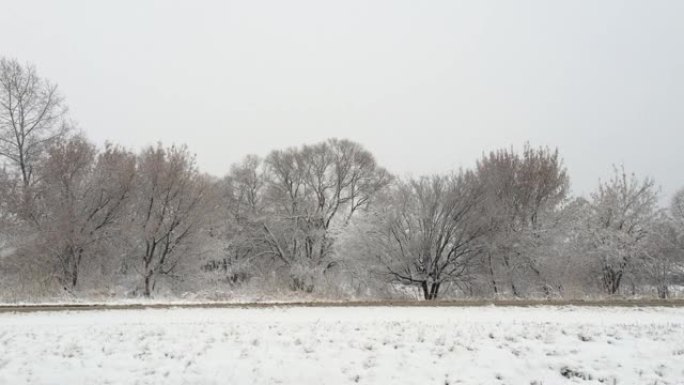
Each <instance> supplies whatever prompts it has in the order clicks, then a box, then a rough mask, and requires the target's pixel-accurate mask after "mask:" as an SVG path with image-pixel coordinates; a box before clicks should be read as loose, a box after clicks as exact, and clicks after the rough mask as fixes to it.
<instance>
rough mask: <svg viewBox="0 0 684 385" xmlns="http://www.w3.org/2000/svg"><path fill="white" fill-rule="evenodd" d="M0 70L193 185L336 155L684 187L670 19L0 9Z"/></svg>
mask: <svg viewBox="0 0 684 385" xmlns="http://www.w3.org/2000/svg"><path fill="white" fill-rule="evenodd" d="M0 3H1V4H0V5H1V6H0V55H5V56H10V57H15V58H18V59H19V60H21V61H26V62H31V63H33V64H35V65H36V67H37V69H38V71H39V73H40V74H41V75H43V76H44V77H47V78H49V79H51V80H53V81H54V82H56V83H58V84H59V86H60V88H61V91H62V93H63V94H64V95H65V96H66V98H67V101H68V104H69V106H70V108H71V115H72V117H73V118H74V119H75V120H76V121H77V122H78V124H79V126H80V128H81V129H83V130H84V131H85V132H86V133H87V134H88V135H89V137H90V138H91V139H93V140H95V141H96V142H98V143H103V142H104V141H105V140H107V139H108V140H111V141H114V142H119V143H123V144H125V145H128V146H133V147H136V148H138V147H140V146H143V145H146V144H151V143H154V142H156V141H157V140H161V141H163V142H164V143H186V144H188V145H189V147H190V148H191V150H192V151H193V152H195V153H197V156H198V160H199V164H200V166H201V168H202V169H203V170H204V171H207V172H209V173H212V174H215V175H219V176H220V175H223V174H225V173H226V172H227V171H228V169H229V167H230V164H232V163H234V162H236V161H239V160H240V159H241V158H242V157H243V156H244V155H246V154H248V153H255V154H260V155H265V154H266V153H267V152H268V151H270V150H272V149H275V148H282V147H289V146H294V145H300V144H303V143H312V142H317V141H320V140H323V139H326V138H329V137H345V138H349V139H352V140H355V141H358V142H360V143H361V144H363V145H364V146H366V148H368V149H369V150H371V151H372V152H373V153H374V154H375V155H376V157H377V159H378V161H379V162H380V163H381V164H382V165H383V166H385V167H386V168H388V169H389V170H390V171H392V172H394V173H397V174H399V175H420V174H423V173H433V172H443V171H447V170H450V169H454V168H458V167H461V166H463V167H470V166H472V165H473V164H474V162H475V159H476V158H477V157H479V156H480V155H481V154H482V152H483V151H489V150H492V149H496V148H499V147H510V146H515V148H521V147H522V145H523V144H524V143H525V142H526V141H529V142H530V143H531V144H532V145H549V146H558V148H559V149H560V152H561V155H562V156H563V158H564V159H565V164H566V166H567V167H568V170H569V172H570V175H571V179H572V189H573V192H574V193H576V194H586V193H588V192H590V191H591V190H593V188H594V186H595V185H596V184H597V181H598V179H599V178H606V177H609V176H610V173H611V170H612V164H620V163H624V165H625V167H626V168H627V169H628V170H630V171H634V172H636V173H637V174H638V175H640V176H647V175H648V176H652V177H654V178H655V179H656V182H657V183H658V184H659V185H660V186H662V193H663V199H662V201H663V203H666V202H667V201H669V197H670V196H671V195H672V194H673V192H674V191H675V190H677V189H678V188H680V187H682V186H684V152H683V150H684V1H680V0H672V1H665V0H660V1H646V0H644V1H606V0H602V1H595V0H587V1H577V0H572V1H570V0H568V1H564V2H558V1H556V2H554V1H546V0H544V1H541V0H540V1H481V0H478V1H475V0H473V1H469V2H463V1H455V0H445V1H426V0H423V1H370V0H359V1H356V0H351V1H350V0H345V1H335V2H332V1H330V2H327V1H321V0H311V1H298V0H294V1H293V0H288V1H276V0H274V1H254V0H250V1H247V0H245V1H241V2H236V1H233V2H231V1H169V0H164V1H162V0H160V1H143V0H138V1H107V2H105V1H88V0H83V1H67V0H62V1H29V0H0Z"/></svg>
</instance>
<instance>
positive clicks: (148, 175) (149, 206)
mask: <svg viewBox="0 0 684 385" xmlns="http://www.w3.org/2000/svg"><path fill="white" fill-rule="evenodd" d="M135 186H136V189H135V190H136V191H135V192H136V202H135V205H134V208H133V214H132V215H133V223H134V226H132V227H131V230H132V231H133V233H132V236H133V237H134V238H135V239H137V242H136V245H137V248H136V250H135V253H136V254H137V255H139V257H140V258H139V261H140V262H141V264H140V265H141V266H140V267H141V271H140V274H141V276H142V290H143V295H144V296H146V297H149V296H150V295H151V293H152V291H153V290H154V289H155V286H156V283H157V280H158V278H159V277H164V276H173V274H174V271H175V269H176V267H177V266H178V264H179V262H181V261H182V259H183V258H184V257H186V258H187V257H188V256H189V255H191V254H192V252H193V250H192V247H191V246H192V245H193V241H194V240H195V238H196V237H197V235H198V234H199V233H200V231H201V230H202V229H203V228H204V227H205V225H206V220H207V214H208V213H209V212H210V211H211V209H212V208H213V206H212V204H213V199H212V195H213V191H212V183H211V182H210V180H209V179H208V178H207V177H205V176H203V175H201V174H200V173H199V172H198V171H197V168H196V166H195V160H194V157H193V156H191V155H190V154H189V152H188V150H187V148H186V147H176V146H171V147H169V148H164V147H162V146H161V144H159V145H157V146H156V147H149V148H147V149H145V150H144V151H142V153H141V154H140V155H139V156H138V163H137V173H136V179H135Z"/></svg>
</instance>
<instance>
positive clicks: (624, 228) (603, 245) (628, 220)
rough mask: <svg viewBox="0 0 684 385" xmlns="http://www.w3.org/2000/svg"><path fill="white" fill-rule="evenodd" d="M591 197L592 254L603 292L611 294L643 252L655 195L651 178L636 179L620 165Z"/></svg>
mask: <svg viewBox="0 0 684 385" xmlns="http://www.w3.org/2000/svg"><path fill="white" fill-rule="evenodd" d="M591 198H592V199H591V205H592V210H593V213H592V218H591V223H590V228H589V231H590V237H591V239H592V245H593V248H594V254H595V255H596V256H597V258H599V260H600V261H601V270H602V272H601V281H602V284H603V288H604V290H605V292H606V293H607V294H615V293H617V292H618V290H619V289H620V284H621V282H622V279H623V277H624V275H625V272H626V271H627V269H628V268H630V267H631V266H632V265H633V264H635V263H637V261H638V259H639V258H642V257H643V255H644V254H643V253H644V247H645V245H646V241H647V236H648V234H649V229H650V226H651V225H652V224H653V221H654V219H655V217H656V215H657V210H656V204H657V201H658V195H657V191H656V189H655V183H654V182H653V180H652V179H649V178H646V179H643V180H639V179H637V177H636V176H635V175H634V174H629V175H628V174H627V172H625V169H624V167H621V168H620V169H618V168H615V169H614V175H613V177H612V178H611V179H610V180H609V181H607V182H602V183H600V184H599V187H598V190H597V191H596V192H595V193H593V194H592V196H591Z"/></svg>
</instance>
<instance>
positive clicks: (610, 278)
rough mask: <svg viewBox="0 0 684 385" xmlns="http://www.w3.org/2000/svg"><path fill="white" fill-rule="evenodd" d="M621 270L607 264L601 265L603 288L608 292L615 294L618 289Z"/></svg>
mask: <svg viewBox="0 0 684 385" xmlns="http://www.w3.org/2000/svg"><path fill="white" fill-rule="evenodd" d="M621 280H622V271H615V270H613V269H611V268H610V267H608V266H604V267H603V288H604V289H605V291H606V293H608V294H611V295H612V294H616V293H617V292H618V290H619V289H620V281H621Z"/></svg>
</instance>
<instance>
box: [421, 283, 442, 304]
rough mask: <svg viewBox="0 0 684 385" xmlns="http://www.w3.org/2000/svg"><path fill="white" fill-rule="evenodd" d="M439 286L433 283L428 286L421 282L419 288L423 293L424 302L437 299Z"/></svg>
mask: <svg viewBox="0 0 684 385" xmlns="http://www.w3.org/2000/svg"><path fill="white" fill-rule="evenodd" d="M439 286H440V283H437V282H433V283H431V284H428V283H427V281H423V282H421V283H420V288H421V290H422V292H423V299H425V300H426V301H432V300H435V299H437V296H438V295H439Z"/></svg>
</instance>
